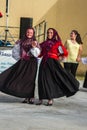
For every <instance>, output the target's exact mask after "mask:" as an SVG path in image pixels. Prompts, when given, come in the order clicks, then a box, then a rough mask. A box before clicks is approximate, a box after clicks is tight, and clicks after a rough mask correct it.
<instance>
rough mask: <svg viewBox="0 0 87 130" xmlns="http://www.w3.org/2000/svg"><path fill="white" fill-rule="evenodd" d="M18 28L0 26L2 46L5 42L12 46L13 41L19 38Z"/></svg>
mask: <svg viewBox="0 0 87 130" xmlns="http://www.w3.org/2000/svg"><path fill="white" fill-rule="evenodd" d="M19 29H20V28H19V27H13V26H8V28H7V29H6V26H0V41H1V42H2V43H3V44H6V43H7V42H9V43H11V44H14V43H15V41H16V40H17V39H18V38H19Z"/></svg>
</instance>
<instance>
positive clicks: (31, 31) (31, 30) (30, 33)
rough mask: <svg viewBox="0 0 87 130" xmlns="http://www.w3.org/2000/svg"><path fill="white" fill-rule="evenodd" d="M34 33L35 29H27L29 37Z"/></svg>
mask: <svg viewBox="0 0 87 130" xmlns="http://www.w3.org/2000/svg"><path fill="white" fill-rule="evenodd" d="M33 35H34V31H33V29H27V31H26V36H27V37H28V38H32V37H33Z"/></svg>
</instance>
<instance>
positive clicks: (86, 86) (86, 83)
mask: <svg viewBox="0 0 87 130" xmlns="http://www.w3.org/2000/svg"><path fill="white" fill-rule="evenodd" d="M83 88H87V71H86V74H85V79H84V83H83Z"/></svg>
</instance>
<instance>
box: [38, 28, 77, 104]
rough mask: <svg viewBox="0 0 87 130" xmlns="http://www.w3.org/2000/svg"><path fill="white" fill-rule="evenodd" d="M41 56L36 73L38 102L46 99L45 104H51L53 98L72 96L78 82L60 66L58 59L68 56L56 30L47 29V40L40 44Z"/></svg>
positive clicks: (40, 102)
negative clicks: (37, 72)
mask: <svg viewBox="0 0 87 130" xmlns="http://www.w3.org/2000/svg"><path fill="white" fill-rule="evenodd" d="M40 47H41V49H42V50H41V55H40V57H42V60H41V63H40V67H39V75H38V93H39V102H38V103H37V105H40V104H42V100H43V99H47V100H48V103H47V104H46V105H48V106H51V105H52V104H53V98H59V97H62V96H66V97H69V96H72V95H74V94H75V93H76V92H77V91H78V88H79V82H78V81H77V80H76V79H75V78H74V77H73V76H72V75H71V74H69V73H67V72H66V70H65V69H64V68H63V67H62V66H61V64H60V60H61V59H64V58H65V57H67V56H68V52H67V50H66V49H65V47H64V46H63V44H62V42H61V39H60V37H59V35H58V33H57V31H56V30H55V29H53V28H49V29H48V30H47V40H46V41H44V42H43V43H41V44H40Z"/></svg>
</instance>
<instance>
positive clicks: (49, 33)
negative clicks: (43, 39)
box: [47, 29, 53, 39]
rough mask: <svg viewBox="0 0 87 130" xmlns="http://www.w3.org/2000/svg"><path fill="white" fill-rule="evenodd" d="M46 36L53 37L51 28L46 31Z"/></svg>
mask: <svg viewBox="0 0 87 130" xmlns="http://www.w3.org/2000/svg"><path fill="white" fill-rule="evenodd" d="M47 37H48V38H49V39H52V38H53V30H52V29H49V30H48V32H47Z"/></svg>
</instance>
